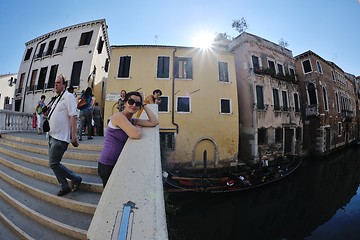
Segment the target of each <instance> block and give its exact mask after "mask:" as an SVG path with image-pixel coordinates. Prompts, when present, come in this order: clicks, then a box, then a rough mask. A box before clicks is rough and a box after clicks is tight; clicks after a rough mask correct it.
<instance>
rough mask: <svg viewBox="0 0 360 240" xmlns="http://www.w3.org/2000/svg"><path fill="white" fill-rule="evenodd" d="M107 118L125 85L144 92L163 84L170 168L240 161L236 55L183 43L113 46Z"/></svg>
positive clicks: (164, 146) (163, 131)
mask: <svg viewBox="0 0 360 240" xmlns="http://www.w3.org/2000/svg"><path fill="white" fill-rule="evenodd" d="M111 52H112V55H111V59H112V61H111V66H110V70H109V80H108V83H107V92H106V102H105V119H108V118H109V117H110V116H111V115H112V114H113V113H115V112H116V111H118V110H117V101H118V99H119V96H120V91H121V90H122V89H124V90H126V91H127V92H129V91H140V92H142V93H143V94H144V96H145V97H146V96H148V95H151V94H152V92H153V90H155V89H161V91H162V96H161V103H160V104H159V105H158V110H159V122H160V123H159V130H160V140H161V153H162V159H163V161H164V162H166V163H167V164H168V165H169V167H172V166H177V165H185V166H192V167H201V168H202V167H203V166H204V165H205V164H204V158H206V164H207V165H208V166H209V167H220V166H224V165H230V164H237V157H238V141H239V133H238V132H239V126H238V105H237V89H236V76H235V68H234V56H233V54H231V53H227V52H225V51H218V50H211V49H200V48H192V47H178V46H148V45H146V46H144V45H131V46H127V45H124V46H112V50H111Z"/></svg>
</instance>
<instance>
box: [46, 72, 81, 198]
mask: <svg viewBox="0 0 360 240" xmlns="http://www.w3.org/2000/svg"><path fill="white" fill-rule="evenodd" d="M66 86H67V83H66V81H65V78H64V77H63V76H62V75H59V76H58V77H57V78H56V80H55V92H56V94H57V99H56V100H55V102H54V104H53V106H51V109H50V112H49V116H51V117H49V125H50V131H49V166H50V168H51V169H52V170H53V171H54V173H55V176H56V178H57V180H58V182H59V184H60V187H61V189H60V190H59V192H58V193H57V195H58V196H62V195H64V194H67V193H69V192H70V191H73V192H75V191H77V190H78V189H79V186H80V183H81V181H82V178H81V177H80V176H78V175H76V174H75V173H73V172H72V171H71V170H70V169H68V168H67V167H65V166H64V165H62V164H61V163H60V162H61V159H62V157H63V155H64V153H65V151H66V150H67V148H68V145H69V143H70V142H71V144H72V145H73V146H74V147H77V146H79V144H78V142H77V138H76V118H77V108H76V101H75V98H74V95H73V94H71V93H69V92H68V91H66ZM67 179H70V180H71V183H72V187H70V186H69V183H68V181H67Z"/></svg>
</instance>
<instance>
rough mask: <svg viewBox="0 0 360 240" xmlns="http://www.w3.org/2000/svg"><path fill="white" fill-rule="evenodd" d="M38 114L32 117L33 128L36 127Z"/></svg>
mask: <svg viewBox="0 0 360 240" xmlns="http://www.w3.org/2000/svg"><path fill="white" fill-rule="evenodd" d="M36 118H37V117H36V114H35V113H34V115H33V119H32V127H33V128H36Z"/></svg>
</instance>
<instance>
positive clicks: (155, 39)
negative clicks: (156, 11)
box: [154, 35, 159, 44]
mask: <svg viewBox="0 0 360 240" xmlns="http://www.w3.org/2000/svg"><path fill="white" fill-rule="evenodd" d="M158 38H159V36H158V35H155V36H154V42H155V44H157V40H158Z"/></svg>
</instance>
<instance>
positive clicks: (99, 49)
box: [97, 37, 104, 54]
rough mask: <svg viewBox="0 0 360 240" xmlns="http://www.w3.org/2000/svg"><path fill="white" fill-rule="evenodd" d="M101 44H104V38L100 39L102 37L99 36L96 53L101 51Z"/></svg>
mask: <svg viewBox="0 0 360 240" xmlns="http://www.w3.org/2000/svg"><path fill="white" fill-rule="evenodd" d="M103 46H104V40H103V39H102V37H99V42H98V46H97V51H98V54H101V53H102V49H103Z"/></svg>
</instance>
